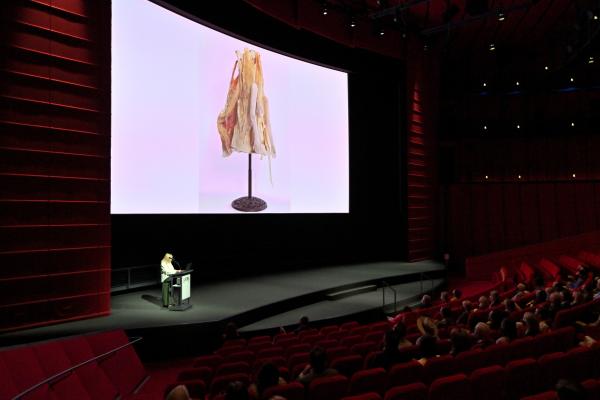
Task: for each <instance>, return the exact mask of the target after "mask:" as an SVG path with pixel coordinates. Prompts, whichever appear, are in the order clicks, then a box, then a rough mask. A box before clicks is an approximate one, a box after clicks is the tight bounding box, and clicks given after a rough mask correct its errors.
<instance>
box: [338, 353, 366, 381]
mask: <svg viewBox="0 0 600 400" xmlns="http://www.w3.org/2000/svg"><path fill="white" fill-rule="evenodd" d="M362 365H363V358H362V357H361V356H359V355H358V354H355V355H350V356H343V357H338V358H336V359H334V360H333V361H332V362H331V365H330V366H331V368H333V369H335V370H337V371H338V372H339V373H340V374H342V375H344V376H345V377H348V378H349V377H351V376H352V375H353V374H354V373H355V372H356V371H358V370H360V369H361V368H362Z"/></svg>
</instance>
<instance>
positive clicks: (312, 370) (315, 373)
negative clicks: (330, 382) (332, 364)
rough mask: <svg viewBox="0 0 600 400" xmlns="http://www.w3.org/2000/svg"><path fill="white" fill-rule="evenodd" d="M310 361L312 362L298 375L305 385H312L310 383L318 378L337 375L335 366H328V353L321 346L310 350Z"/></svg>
mask: <svg viewBox="0 0 600 400" xmlns="http://www.w3.org/2000/svg"><path fill="white" fill-rule="evenodd" d="M309 362H310V363H309V364H308V365H307V366H306V367H305V368H304V370H303V371H302V372H301V373H300V375H299V376H298V381H299V382H300V383H302V384H304V385H305V386H308V385H310V383H311V382H312V381H313V380H314V379H316V378H320V377H322V376H330V375H335V374H337V373H338V372H337V371H336V370H335V369H333V368H327V354H326V353H325V350H324V349H323V348H321V347H315V348H314V349H312V351H311V352H310V360H309Z"/></svg>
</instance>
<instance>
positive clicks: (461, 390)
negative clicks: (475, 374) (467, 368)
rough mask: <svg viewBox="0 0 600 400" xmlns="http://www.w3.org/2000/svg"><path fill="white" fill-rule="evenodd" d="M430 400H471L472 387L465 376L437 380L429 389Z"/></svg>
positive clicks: (459, 375)
mask: <svg viewBox="0 0 600 400" xmlns="http://www.w3.org/2000/svg"><path fill="white" fill-rule="evenodd" d="M428 399H429V400H469V399H471V387H470V386H469V381H468V380H467V376H466V375H465V374H456V375H451V376H445V377H443V378H439V379H436V380H435V381H433V383H432V384H431V386H430V387H429V397H428Z"/></svg>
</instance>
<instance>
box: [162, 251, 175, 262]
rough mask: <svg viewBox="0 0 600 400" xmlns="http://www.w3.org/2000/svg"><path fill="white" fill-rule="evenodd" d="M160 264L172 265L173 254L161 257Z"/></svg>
mask: <svg viewBox="0 0 600 400" xmlns="http://www.w3.org/2000/svg"><path fill="white" fill-rule="evenodd" d="M162 262H165V263H167V264H170V263H172V262H173V254H171V253H165V255H164V256H163V259H162Z"/></svg>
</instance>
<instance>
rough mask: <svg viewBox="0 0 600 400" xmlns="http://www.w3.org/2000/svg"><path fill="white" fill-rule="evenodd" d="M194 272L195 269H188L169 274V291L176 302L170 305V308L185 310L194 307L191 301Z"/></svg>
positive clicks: (172, 309)
mask: <svg viewBox="0 0 600 400" xmlns="http://www.w3.org/2000/svg"><path fill="white" fill-rule="evenodd" d="M192 272H194V270H193V269H187V270H185V271H181V272H178V273H176V274H172V275H169V278H168V279H169V288H170V290H169V291H170V292H171V296H172V298H173V300H174V303H175V304H172V305H170V306H169V310H171V311H184V310H187V309H188V308H190V307H192V303H190V299H191V294H190V284H191V283H192Z"/></svg>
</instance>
